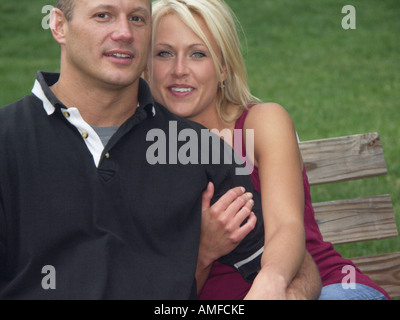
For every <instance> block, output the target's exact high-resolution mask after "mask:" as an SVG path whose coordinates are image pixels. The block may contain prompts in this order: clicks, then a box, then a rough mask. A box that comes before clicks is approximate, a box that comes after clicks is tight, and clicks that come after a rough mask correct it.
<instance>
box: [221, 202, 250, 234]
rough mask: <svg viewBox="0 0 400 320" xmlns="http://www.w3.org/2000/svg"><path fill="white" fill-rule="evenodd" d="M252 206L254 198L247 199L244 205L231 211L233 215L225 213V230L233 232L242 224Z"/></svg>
mask: <svg viewBox="0 0 400 320" xmlns="http://www.w3.org/2000/svg"><path fill="white" fill-rule="evenodd" d="M242 199H243V197H242ZM253 206H254V200H253V199H249V200H248V201H247V202H246V203H245V205H244V206H242V207H241V208H239V210H236V209H235V211H233V212H234V215H233V216H228V215H226V216H225V219H226V220H227V222H226V227H225V230H226V231H228V232H230V233H231V234H234V233H235V232H236V231H237V230H238V229H239V228H240V227H241V226H242V224H243V223H244V222H245V220H246V219H247V218H248V217H249V216H250V214H251V212H252V211H251V210H252V209H253Z"/></svg>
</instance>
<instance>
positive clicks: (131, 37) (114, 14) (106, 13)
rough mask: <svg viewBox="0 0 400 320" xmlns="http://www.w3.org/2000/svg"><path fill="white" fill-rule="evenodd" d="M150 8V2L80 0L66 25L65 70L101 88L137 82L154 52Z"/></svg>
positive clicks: (125, 85)
mask: <svg viewBox="0 0 400 320" xmlns="http://www.w3.org/2000/svg"><path fill="white" fill-rule="evenodd" d="M150 6H151V2H150V1H148V0H76V1H75V5H74V9H73V15H72V19H71V20H70V21H68V22H67V23H66V29H65V31H66V32H65V40H64V43H63V44H64V46H63V50H64V51H63V53H64V58H65V59H64V60H63V61H64V64H63V67H62V68H64V69H65V71H66V72H67V73H70V74H71V75H72V76H77V77H81V78H83V79H84V80H85V81H86V83H88V84H94V85H97V86H108V87H115V88H121V87H127V86H130V85H132V84H133V83H135V82H136V81H137V80H138V79H139V77H140V75H141V73H142V71H143V69H144V68H145V66H146V59H147V56H148V52H149V50H150V41H151V7H150ZM62 72H64V71H63V70H62Z"/></svg>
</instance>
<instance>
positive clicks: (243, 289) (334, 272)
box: [199, 110, 390, 300]
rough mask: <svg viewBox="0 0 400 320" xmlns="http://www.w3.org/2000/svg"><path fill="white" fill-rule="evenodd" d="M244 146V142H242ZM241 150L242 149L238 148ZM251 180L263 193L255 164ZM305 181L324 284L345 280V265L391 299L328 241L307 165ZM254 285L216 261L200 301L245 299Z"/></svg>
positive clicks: (309, 242)
mask: <svg viewBox="0 0 400 320" xmlns="http://www.w3.org/2000/svg"><path fill="white" fill-rule="evenodd" d="M247 114H248V110H244V112H243V114H242V116H241V117H240V118H239V119H238V120H237V121H236V125H235V129H242V130H243V127H244V121H245V119H246V116H247ZM243 146H244V142H243ZM239 153H240V150H239ZM242 156H243V157H246V150H245V148H244V147H243V148H242ZM251 181H252V183H253V185H254V189H256V190H257V191H259V192H261V189H260V178H259V175H258V168H257V167H254V170H253V172H252V173H251ZM303 184H304V196H305V207H304V228H305V234H306V249H307V251H308V252H309V253H310V254H311V255H312V257H313V259H314V261H315V263H316V265H317V267H318V269H319V272H320V275H321V280H322V286H327V285H329V284H334V283H342V280H343V278H344V277H345V276H346V275H347V273H346V272H345V273H342V269H343V267H344V266H352V267H354V269H355V271H356V278H355V280H356V283H359V284H363V285H367V286H369V287H371V288H374V289H376V290H378V291H380V292H381V293H383V294H384V295H385V296H386V297H387V298H388V299H390V297H389V295H388V294H387V292H386V291H385V290H383V289H382V288H381V287H379V286H378V285H376V284H375V283H374V282H373V281H372V280H371V279H370V278H369V277H368V276H367V275H365V274H363V273H362V272H361V271H360V270H359V269H358V268H357V267H356V266H355V265H354V263H353V262H352V261H350V260H348V259H344V258H342V256H341V255H340V254H339V253H338V252H337V251H336V250H335V249H334V247H333V245H332V244H331V243H330V242H325V241H324V240H323V238H322V234H321V232H320V230H319V227H318V224H317V221H316V220H315V214H314V209H313V206H312V202H311V193H310V184H309V182H308V177H307V173H306V170H305V168H304V169H303ZM250 287H251V283H249V282H247V281H245V280H244V278H243V277H242V276H241V275H240V274H239V272H237V271H236V270H235V269H234V268H232V267H229V266H227V265H224V264H222V263H219V262H215V263H214V264H213V266H212V269H211V272H210V275H209V277H208V279H207V282H206V284H205V286H204V288H203V291H202V292H201V294H200V296H199V299H200V300H242V299H243V298H244V297H245V296H246V294H247V292H248V291H249V289H250Z"/></svg>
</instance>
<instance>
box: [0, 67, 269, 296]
mask: <svg viewBox="0 0 400 320" xmlns="http://www.w3.org/2000/svg"><path fill="white" fill-rule="evenodd" d="M58 77H59V75H58V74H47V73H40V72H39V73H38V77H37V80H36V82H35V87H34V89H33V93H32V94H31V95H28V96H26V97H24V98H23V99H22V100H20V101H17V102H15V103H13V104H12V105H9V106H6V107H3V108H1V109H0V150H1V155H0V298H3V299H188V298H191V297H192V298H193V297H195V292H196V288H195V281H194V273H195V268H196V260H197V254H198V245H199V234H200V219H201V194H202V191H203V190H204V189H205V188H206V186H207V183H208V181H210V180H211V181H213V182H214V184H215V188H216V197H218V196H219V195H221V194H223V193H224V192H225V191H226V190H228V189H229V188H232V187H234V186H238V185H243V186H244V187H246V189H247V190H253V189H252V185H251V182H250V179H249V177H248V176H239V175H236V174H235V167H236V166H235V165H228V164H223V160H221V163H220V164H215V163H214V164H213V163H211V162H212V161H210V164H191V163H189V164H182V163H180V162H179V161H178V162H177V163H176V164H167V165H166V164H160V163H156V164H152V163H149V162H150V161H149V153H148V150H149V148H150V150H151V148H152V147H154V143H155V142H156V141H155V140H151V139H149V136H148V134H149V132H151V131H152V130H154V129H156V130H159V131H156V132H164V133H165V134H166V141H167V143H169V142H171V143H174V144H175V143H176V147H177V150H179V148H180V147H182V146H183V145H184V144H185V142H184V141H177V142H172V140H170V129H171V123H172V124H174V126H175V127H176V129H177V131H178V132H180V131H182V130H184V129H190V130H193V131H194V132H197V133H198V136H199V137H200V130H202V129H204V128H203V127H201V126H200V125H198V124H196V123H193V122H190V121H187V120H185V119H182V118H179V117H177V116H175V115H174V114H172V113H170V112H169V111H168V110H166V109H165V108H164V107H162V106H161V105H158V104H156V103H154V102H153V99H152V96H151V93H150V90H149V88H148V86H147V85H146V83H145V82H144V81H141V82H140V88H139V105H140V107H139V108H138V109H137V111H136V113H135V114H134V115H133V116H132V117H131V118H130V119H128V120H127V121H126V122H125V123H124V124H123V125H122V126H121V127H120V128H119V129H118V131H117V132H116V133H115V134H114V136H113V137H112V138H111V139H110V140H109V142H108V144H107V145H106V146H105V147H104V146H103V145H102V143H101V140H100V138H99V137H98V136H97V134H96V132H95V131H94V130H93V129H92V128H91V127H90V126H89V125H88V124H87V123H85V122H84V120H83V119H82V118H81V117H80V115H79V110H77V109H76V108H69V109H67V108H66V107H65V106H64V105H63V104H62V103H61V102H60V101H59V100H58V99H57V98H56V97H55V96H54V95H53V93H52V92H51V90H50V88H49V86H51V85H53V84H54V83H55V82H56V81H57V80H58ZM201 148H202V146H201V144H200V143H199V147H198V151H199V158H200V155H201V151H202V150H201ZM168 150H170V149H169V148H168V147H167V152H168ZM172 150H175V149H172ZM211 156H212V155H210V159H211ZM168 157H169V154H168ZM221 157H222V154H221ZM256 211H257V209H256ZM257 212H258V211H257ZM259 220H261V219H259ZM257 230H258V231H257V232H256V231H255V232H253V233H252V236H249V237H248V241H245V242H243V245H241V246H240V247H239V248H238V249H237V250H236V252H233V253H232V254H231V255H230V256H227V257H225V259H226V261H227V263H231V262H232V265H233V264H234V263H235V262H237V261H240V260H242V259H245V258H246V257H247V256H249V255H251V254H253V253H254V252H256V251H257V250H258V249H259V248H260V246H261V247H262V244H263V238H262V237H261V240H260V236H259V235H260V232H261V234H262V230H263V229H262V223H261V224H260V225H259V226H258V227H257ZM260 230H261V231H260ZM256 233H257V234H256ZM49 270H50V271H49Z"/></svg>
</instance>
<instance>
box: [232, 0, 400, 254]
mask: <svg viewBox="0 0 400 320" xmlns="http://www.w3.org/2000/svg"><path fill="white" fill-rule="evenodd" d="M227 3H228V4H229V5H230V6H231V8H232V9H233V10H234V12H235V13H236V15H237V17H238V18H239V20H240V22H241V25H242V27H243V29H244V33H245V35H246V39H247V47H244V49H243V52H244V56H245V59H246V64H247V67H248V78H249V82H250V86H251V89H252V91H253V93H254V94H255V95H256V96H258V97H259V98H261V99H262V100H264V101H274V102H278V103H280V104H281V105H283V106H284V107H285V108H286V109H287V110H288V111H289V113H290V114H291V116H292V118H293V120H294V122H295V125H296V128H297V131H298V133H299V135H300V138H301V139H302V140H311V139H318V138H327V137H334V136H342V135H351V134H357V133H365V132H375V131H377V132H379V133H380V135H381V140H382V144H383V146H384V152H385V158H386V162H387V166H388V175H387V176H385V177H379V178H371V179H367V180H363V181H352V182H346V183H338V184H334V185H332V186H318V187H313V188H312V196H313V200H314V201H326V200H333V199H341V198H353V197H360V196H369V195H375V194H386V193H389V194H391V195H392V199H393V203H394V208H395V212H396V218H397V222H398V223H399V222H400V201H399V198H398V195H399V193H400V161H399V160H400V145H399V143H398V139H399V138H400V121H399V120H400V118H399V116H398V114H399V107H400V38H399V35H400V19H399V17H400V2H398V1H396V0H382V1H376V0H362V1H361V0H358V1H357V0H356V1H352V2H351V3H349V2H348V1H338V0H323V1H322V0H320V1H315V0H314V1H305V0H302V1H295V0H280V1H266V0H253V1H251V2H249V1H245V0H227ZM347 4H352V5H353V6H354V7H355V8H356V11H357V15H356V17H357V29H356V30H343V28H342V27H341V21H342V19H343V17H344V14H342V13H341V9H342V7H343V6H344V5H347ZM337 248H338V249H339V251H340V252H341V253H342V254H343V255H344V256H347V257H351V256H357V255H366V254H373V253H385V252H390V251H395V250H396V251H399V249H400V241H399V239H398V238H394V239H388V240H379V241H371V242H365V243H360V244H356V245H341V246H337Z"/></svg>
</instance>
